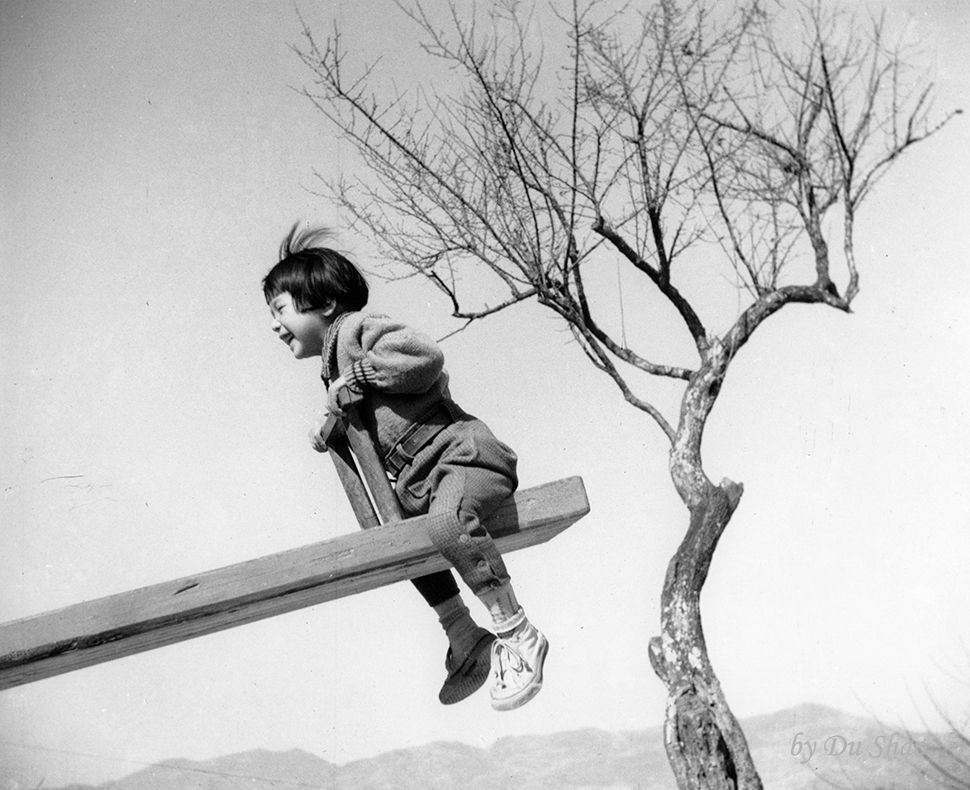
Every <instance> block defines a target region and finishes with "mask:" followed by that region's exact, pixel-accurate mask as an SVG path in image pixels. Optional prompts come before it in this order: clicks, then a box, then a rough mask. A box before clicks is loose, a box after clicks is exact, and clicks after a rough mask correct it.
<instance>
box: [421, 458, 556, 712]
mask: <svg viewBox="0 0 970 790" xmlns="http://www.w3.org/2000/svg"><path fill="white" fill-rule="evenodd" d="M439 472H440V476H439V478H438V484H437V486H436V490H435V494H434V499H433V501H432V504H431V507H430V509H429V511H428V514H429V515H430V516H432V520H431V525H430V530H429V531H430V534H431V539H432V541H433V542H434V544H435V546H436V547H437V548H438V550H439V551H440V552H441V553H442V554H443V555H444V556H445V557H446V558H447V559H448V560H449V561H451V563H452V564H453V565H454V566H455V568H456V570H458V572H459V573H460V574H461V576H462V579H463V580H464V581H465V583H466V584H468V586H469V587H471V589H472V592H474V593H475V595H476V596H477V597H478V598H479V599H480V600H481V601H482V603H483V604H485V606H486V608H487V609H488V610H489V613H490V614H491V616H492V624H493V627H494V628H495V631H496V632H497V633H498V634H499V637H500V638H499V639H498V640H497V641H496V642H495V643H494V644H493V645H492V655H491V665H492V672H493V684H492V691H491V695H492V706H493V707H494V708H495V709H496V710H513V709H515V708H518V707H520V706H521V705H524V704H525V703H526V702H528V701H529V700H530V699H532V697H534V696H535V695H536V694H537V693H538V691H539V689H541V688H542V670H543V665H544V662H545V657H546V653H547V652H548V649H549V643H548V641H547V640H546V638H545V636H543V634H542V633H541V632H539V631H538V630H537V629H536V628H535V626H533V625H532V624H531V623H530V622H529V621H528V619H527V618H526V616H525V611H524V610H523V609H522V607H521V606H520V605H519V602H518V600H517V599H516V597H515V591H514V590H513V589H512V583H511V580H510V579H509V575H508V572H507V570H506V568H505V562H504V561H503V560H502V556H501V554H500V553H499V551H498V549H497V548H496V546H495V543H494V541H492V539H491V536H489V534H488V532H487V530H486V529H485V527H484V525H483V524H482V519H484V518H486V517H487V516H488V515H489V514H490V513H491V512H493V511H494V510H495V508H497V507H498V505H500V504H501V503H502V502H503V501H504V500H505V499H506V498H507V497H508V496H509V495H510V494H511V493H512V491H513V490H514V489H515V482H516V481H515V478H514V476H509V475H508V474H503V473H502V472H499V471H496V470H495V469H491V468H486V467H467V466H453V465H451V464H448V463H447V461H446V462H444V463H443V464H442V466H441V467H440V468H439ZM513 475H514V472H513Z"/></svg>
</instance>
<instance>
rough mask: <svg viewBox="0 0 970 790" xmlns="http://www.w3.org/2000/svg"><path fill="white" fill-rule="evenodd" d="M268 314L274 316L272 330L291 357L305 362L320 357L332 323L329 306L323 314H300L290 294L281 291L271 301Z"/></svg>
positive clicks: (314, 311) (331, 310)
mask: <svg viewBox="0 0 970 790" xmlns="http://www.w3.org/2000/svg"><path fill="white" fill-rule="evenodd" d="M269 310H270V314H271V315H272V316H273V323H272V324H271V328H272V330H273V331H274V332H276V334H277V335H279V338H280V340H282V341H283V342H284V343H286V345H287V346H289V348H290V351H292V352H293V356H294V357H296V358H297V359H306V358H307V357H319V356H320V355H322V354H323V344H324V342H326V338H327V330H328V329H330V325H331V324H332V323H333V319H332V318H331V315H332V313H333V306H332V305H331V306H328V307H327V308H324V309H323V310H310V311H307V312H305V313H301V312H300V311H299V310H297V309H296V305H295V304H294V303H293V297H292V296H291V295H290V293H289V292H288V291H283V293H281V294H277V295H276V296H274V297H273V298H272V299H270V301H269Z"/></svg>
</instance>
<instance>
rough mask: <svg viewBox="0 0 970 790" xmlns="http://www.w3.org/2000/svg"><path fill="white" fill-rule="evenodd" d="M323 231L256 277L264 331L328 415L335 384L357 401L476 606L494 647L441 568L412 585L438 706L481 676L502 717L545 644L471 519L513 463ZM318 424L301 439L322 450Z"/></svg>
mask: <svg viewBox="0 0 970 790" xmlns="http://www.w3.org/2000/svg"><path fill="white" fill-rule="evenodd" d="M327 235H328V233H327V231H325V230H321V229H313V228H309V229H307V230H306V231H302V232H300V231H298V225H294V226H293V229H292V230H291V231H290V233H289V236H287V238H286V239H284V240H283V243H282V245H281V246H280V261H279V263H277V264H276V265H275V266H274V267H273V268H272V269H271V270H270V272H269V274H267V275H266V277H265V278H264V279H263V294H264V296H265V297H266V302H267V304H268V305H269V307H270V311H271V313H272V316H273V323H272V328H273V331H274V332H276V334H277V335H279V337H280V339H281V340H282V341H283V342H284V343H286V344H287V346H289V348H290V351H292V352H293V356H295V357H296V358H297V359H305V358H307V357H315V356H320V357H322V358H323V374H322V377H323V381H324V384H325V385H326V386H327V400H328V408H329V410H330V411H331V412H335V413H339V411H340V407H339V406H338V404H337V396H338V393H339V392H340V390H341V389H342V388H344V387H346V388H348V389H350V390H352V391H353V392H355V393H358V394H361V393H362V394H363V396H364V397H363V400H362V401H361V402H360V403H359V404H358V406H357V409H358V412H359V414H360V416H361V419H362V421H363V423H364V425H365V426H366V427H367V429H368V432H369V433H370V434H371V436H372V438H373V439H374V442H375V445H376V446H377V448H378V453H379V454H380V455H381V457H382V458H383V459H384V466H385V468H386V470H387V472H388V474H389V476H390V478H391V480H392V481H393V482H394V487H395V491H396V493H397V496H398V499H399V500H400V503H401V508H402V510H403V511H404V514H405V516H407V517H411V516H416V515H420V514H422V513H427V514H429V515H430V516H431V519H430V527H429V530H430V537H431V540H432V542H433V543H434V545H435V547H436V548H437V549H438V550H439V551H440V552H441V553H442V554H443V555H444V556H445V558H446V559H448V560H449V562H451V564H452V565H454V567H455V569H456V570H457V571H458V573H459V574H461V577H462V579H463V580H464V581H465V583H466V584H467V585H468V586H469V587H470V588H471V590H472V592H473V593H474V594H475V595H476V596H477V597H478V598H479V600H481V601H482V603H483V604H485V606H486V608H487V609H488V611H489V613H490V614H491V617H492V625H493V627H494V629H495V632H496V633H497V634H498V638H496V637H495V636H493V635H492V634H491V633H490V632H489V631H487V630H485V629H484V628H480V627H479V626H478V625H476V623H475V621H474V620H473V619H472V617H471V615H470V613H469V611H468V608H467V607H466V606H465V604H464V602H463V601H462V599H461V595H460V593H459V591H458V586H457V584H456V583H455V580H454V577H453V576H452V574H451V571H441V572H439V573H434V574H431V575H429V576H424V577H422V578H419V579H415V580H414V585H415V587H417V588H418V590H419V592H420V593H421V594H422V595H423V596H424V598H425V600H426V601H427V602H428V604H429V605H431V606H432V607H433V608H434V610H435V612H437V614H438V619H439V622H440V623H441V626H442V627H443V628H444V631H445V634H446V635H447V637H448V642H449V648H448V653H447V656H446V658H445V669H446V670H447V673H448V674H447V677H446V679H445V683H444V685H443V686H442V688H441V692H440V693H439V695H438V698H439V700H440V701H441V702H442V703H444V704H445V705H450V704H452V703H455V702H459V701H460V700H462V699H465V698H466V697H468V696H469V695H470V694H472V693H473V692H475V691H477V690H478V689H479V688H480V687H481V686H482V685H483V684H484V683H485V681H486V679H487V678H488V676H489V674H491V677H492V688H491V696H492V707H493V708H495V709H496V710H513V709H515V708H518V707H520V706H521V705H524V704H525V703H526V702H528V701H529V700H530V699H532V698H533V697H534V696H535V695H536V693H537V692H538V691H539V689H540V688H541V687H542V669H543V663H544V661H545V657H546V653H547V651H548V649H549V643H548V641H547V640H546V638H545V636H543V635H542V633H540V632H539V631H538V630H537V629H536V628H535V626H533V625H532V624H531V623H530V622H529V621H528V620H527V619H526V616H525V612H524V611H523V610H522V607H521V606H519V604H518V602H517V601H516V598H515V593H514V592H513V590H512V584H511V582H510V580H509V575H508V573H507V572H506V569H505V563H504V562H503V561H502V557H501V555H500V554H499V552H498V550H497V549H496V547H495V544H494V542H493V541H492V538H491V537H490V536H489V534H488V532H487V531H486V530H485V527H484V526H483V525H482V520H483V519H485V518H486V517H487V516H488V515H489V514H490V513H492V511H494V510H495V509H496V508H497V507H498V505H500V504H501V503H502V502H503V501H504V500H505V499H506V498H507V497H508V496H509V495H510V494H511V493H512V492H513V491H514V490H515V487H516V485H517V479H516V473H515V467H516V456H515V453H513V452H512V450H511V449H509V448H508V447H506V446H505V445H504V444H502V443H501V442H500V441H498V440H497V439H496V438H495V437H494V436H493V435H492V432H491V431H490V430H489V429H488V427H487V426H486V425H485V424H484V423H483V422H481V421H480V420H478V419H476V418H474V417H471V416H470V415H468V414H466V413H465V412H464V411H462V410H461V409H460V408H459V407H458V406H457V405H456V404H455V403H454V401H452V400H451V396H450V394H449V391H448V374H447V373H446V372H445V370H444V367H443V356H442V353H441V350H440V349H439V348H438V347H437V346H436V345H435V344H434V342H433V341H431V340H430V339H429V338H428V337H426V336H424V335H422V334H420V333H418V332H415V331H413V330H412V329H410V328H409V327H407V326H404V325H403V324H400V323H398V322H395V321H392V320H391V319H389V318H387V317H386V316H382V315H371V314H365V313H362V312H360V311H361V310H362V308H363V307H364V306H365V305H366V304H367V296H368V289H367V283H366V282H365V280H364V278H363V276H362V275H361V273H360V271H359V270H358V269H357V267H356V266H354V264H352V263H351V262H350V261H349V260H347V259H346V258H345V257H344V256H343V255H341V254H340V253H338V252H336V251H334V250H332V249H330V248H328V247H325V246H322V245H321V242H323V241H324V240H325V239H326V237H327ZM321 428H322V426H317V427H316V428H314V430H313V431H311V434H310V441H311V444H312V445H313V447H314V449H316V450H318V451H320V452H324V451H325V450H326V445H325V444H324V442H323V439H322V437H321V434H320V430H321Z"/></svg>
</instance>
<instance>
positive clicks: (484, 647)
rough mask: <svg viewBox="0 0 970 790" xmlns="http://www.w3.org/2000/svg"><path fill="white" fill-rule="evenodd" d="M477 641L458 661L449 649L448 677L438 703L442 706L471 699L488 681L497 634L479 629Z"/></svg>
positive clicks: (446, 665)
mask: <svg viewBox="0 0 970 790" xmlns="http://www.w3.org/2000/svg"><path fill="white" fill-rule="evenodd" d="M476 637H477V638H476V640H475V642H474V644H473V646H472V648H471V650H469V651H468V652H467V653H465V654H464V655H463V656H460V659H461V660H458V659H457V658H456V656H455V654H454V652H453V651H452V649H451V648H450V647H449V648H448V655H446V656H445V670H446V671H447V672H448V677H447V678H445V683H444V685H443V686H442V687H441V691H439V692H438V701H439V702H440V703H441V704H442V705H454V704H455V703H456V702H461V701H462V700H463V699H465V698H466V697H470V696H471V695H472V694H474V693H475V692H476V691H478V690H479V689H480V688H481V687H482V686H484V685H485V681H486V680H488V673H489V670H490V669H491V661H490V657H489V654H490V650H489V648H490V647H491V646H492V643H493V642H494V641H495V634H493V633H491V632H490V631H486V630H485V629H484V628H479V629H478V633H477V634H476Z"/></svg>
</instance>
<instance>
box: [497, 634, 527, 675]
mask: <svg viewBox="0 0 970 790" xmlns="http://www.w3.org/2000/svg"><path fill="white" fill-rule="evenodd" d="M495 651H496V656H497V658H498V677H499V680H500V681H502V682H504V681H505V676H506V675H507V674H511V675H518V674H519V673H520V672H522V671H523V670H524V669H528V668H529V665H528V663H527V662H526V661H525V659H523V658H522V656H521V654H520V653H519V652H518V651H517V650H515V649H514V648H513V647H510V646H509V645H508V644H506V643H505V642H499V643H498V644H497V645H496V647H495Z"/></svg>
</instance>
